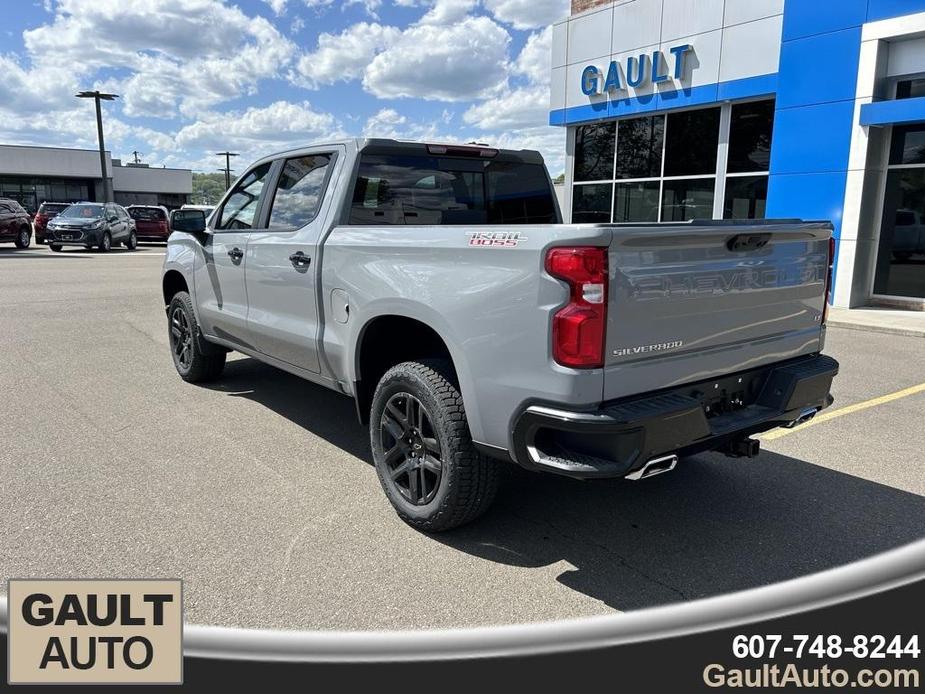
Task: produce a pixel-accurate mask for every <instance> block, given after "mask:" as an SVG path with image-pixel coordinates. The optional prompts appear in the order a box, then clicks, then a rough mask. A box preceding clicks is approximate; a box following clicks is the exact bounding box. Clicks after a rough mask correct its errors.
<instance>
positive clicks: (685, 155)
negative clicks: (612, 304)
mask: <svg viewBox="0 0 925 694" xmlns="http://www.w3.org/2000/svg"><path fill="white" fill-rule="evenodd" d="M721 125H722V132H720V130H721ZM773 128H774V100H773V99H765V100H761V101H749V102H742V103H736V104H725V105H723V106H710V107H706V108H699V109H691V110H686V111H674V112H670V113H667V114H657V115H651V116H634V117H631V118H622V119H619V120H616V121H613V122H610V123H594V124H590V125H585V126H578V127H576V128H575V130H574V133H575V158H574V168H573V182H574V183H575V187H574V188H573V204H572V211H573V214H572V219H573V221H576V222H579V221H586V222H605V221H613V222H654V221H681V220H687V219H693V218H695V217H696V218H700V219H712V218H713V217H714V214H716V216H720V215H722V216H723V217H724V218H726V219H760V218H763V217H764V216H765V209H766V206H767V197H768V173H767V172H768V170H769V166H770V158H771V157H770V154H771V139H772V134H773ZM720 140H722V141H723V142H727V143H728V148H725V152H726V161H725V162H723V161H722V160H719V157H720V149H719V143H720ZM611 157H612V162H611V161H610V158H611ZM718 160H719V162H718ZM718 163H719V164H720V166H719V172H718V171H717V164H718ZM583 182H586V184H585V185H581V184H582V183H583ZM591 182H594V183H593V184H591ZM605 182H606V183H605ZM611 200H612V202H613V208H612V210H611V208H610V202H611ZM608 215H611V216H608Z"/></svg>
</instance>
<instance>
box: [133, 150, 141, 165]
mask: <svg viewBox="0 0 925 694" xmlns="http://www.w3.org/2000/svg"><path fill="white" fill-rule="evenodd" d="M142 154H144V152H139V151H138V150H137V149H135V150H132V157H133V158H134V160H135V163H136V164H140V163H141V159H140V158H139V157H141V155H142Z"/></svg>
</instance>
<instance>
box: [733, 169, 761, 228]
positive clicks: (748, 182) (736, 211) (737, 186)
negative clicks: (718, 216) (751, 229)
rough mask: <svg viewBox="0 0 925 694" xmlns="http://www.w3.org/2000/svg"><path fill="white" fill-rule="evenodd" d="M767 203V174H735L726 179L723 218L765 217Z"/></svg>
mask: <svg viewBox="0 0 925 694" xmlns="http://www.w3.org/2000/svg"><path fill="white" fill-rule="evenodd" d="M767 203H768V177H767V176H735V177H730V178H727V179H726V197H725V198H724V202H723V219H763V218H764V209H765V207H766V205H767Z"/></svg>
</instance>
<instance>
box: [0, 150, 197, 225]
mask: <svg viewBox="0 0 925 694" xmlns="http://www.w3.org/2000/svg"><path fill="white" fill-rule="evenodd" d="M105 155H106V172H107V174H108V176H107V178H108V179H109V182H110V184H111V185H112V191H113V197H114V198H115V201H116V202H117V203H119V204H120V205H131V204H144V205H164V206H166V207H168V208H174V207H179V206H180V205H182V204H183V203H185V202H189V196H190V195H191V194H192V192H193V174H192V172H191V171H190V170H189V169H165V168H161V169H156V168H151V167H148V166H147V165H144V164H122V162H121V161H120V160H119V159H113V158H112V156H111V155H110V153H109V152H106V153H105ZM0 197H3V198H13V199H15V200H18V201H19V202H20V204H22V206H23V207H25V208H26V209H27V210H29V211H30V212H35V210H36V209H38V206H39V205H40V204H42V203H43V202H45V201H46V200H47V201H49V202H78V201H81V200H90V201H96V200H102V199H103V198H104V197H105V196H104V193H103V184H102V178H101V176H100V152H99V150H96V149H92V150H91V149H62V148H58V147H25V146H20V145H0Z"/></svg>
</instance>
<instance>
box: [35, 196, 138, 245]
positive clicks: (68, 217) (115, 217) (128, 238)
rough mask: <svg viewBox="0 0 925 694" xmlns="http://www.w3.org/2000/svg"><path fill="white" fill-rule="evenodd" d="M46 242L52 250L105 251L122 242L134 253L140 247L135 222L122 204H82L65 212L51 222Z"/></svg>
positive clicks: (73, 206) (79, 203) (76, 204)
mask: <svg viewBox="0 0 925 694" xmlns="http://www.w3.org/2000/svg"><path fill="white" fill-rule="evenodd" d="M46 239H47V240H48V245H49V247H50V248H51V250H53V251H55V252H57V251H60V250H61V247H62V246H83V247H85V248H86V249H88V250H89V249H91V248H98V249H99V250H101V251H103V252H105V251H108V250H109V249H110V248H112V247H113V246H115V245H119V244H120V243H121V244H123V245H125V247H126V248H128V249H129V250H130V251H133V250H135V248H136V247H137V246H138V235H137V233H136V232H135V220H133V219H132V218H131V217H129V215H128V212H126V211H125V208H124V207H122V206H121V205H116V204H114V203H111V202H108V203H101V202H78V203H75V204H73V205H70V206H68V207H67V208H66V209H64V210H62V211H61V212H60V213H59V214H58V216H57V217H55V218H54V219H52V220H51V221H50V222H48V226H47V227H46Z"/></svg>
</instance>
